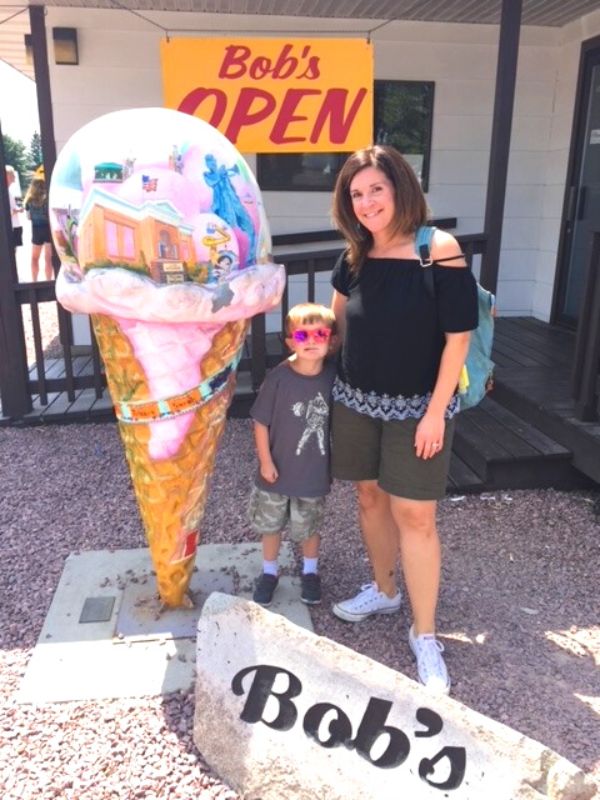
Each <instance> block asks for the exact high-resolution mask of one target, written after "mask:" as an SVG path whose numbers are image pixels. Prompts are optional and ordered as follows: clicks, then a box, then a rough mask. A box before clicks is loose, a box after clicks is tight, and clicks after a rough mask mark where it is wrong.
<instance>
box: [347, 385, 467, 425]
mask: <svg viewBox="0 0 600 800" xmlns="http://www.w3.org/2000/svg"><path fill="white" fill-rule="evenodd" d="M332 397H333V399H334V400H335V401H336V402H337V403H341V404H342V405H343V406H346V407H347V408H351V409H352V410H353V411H356V412H357V413H359V414H365V415H366V416H367V417H371V418H373V419H382V420H385V421H386V422H388V421H390V420H403V419H421V417H423V416H425V412H426V411H427V407H428V406H429V401H430V400H431V392H427V394H423V395H420V394H415V395H413V396H412V397H404V396H403V395H401V394H399V395H396V396H395V397H391V396H390V395H389V394H377V393H376V392H364V391H363V390H362V389H355V388H354V387H352V386H350V384H348V383H345V382H344V381H343V380H341V379H340V378H338V377H336V379H335V381H334V384H333V392H332ZM459 410H460V400H459V399H458V395H454V397H452V399H451V400H450V402H449V403H448V407H447V408H446V413H445V414H444V416H445V418H446V419H452V417H453V416H454V415H455V414H456V413H457V411H459Z"/></svg>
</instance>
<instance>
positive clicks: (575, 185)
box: [555, 40, 600, 327]
mask: <svg viewBox="0 0 600 800" xmlns="http://www.w3.org/2000/svg"><path fill="white" fill-rule="evenodd" d="M594 41H595V43H597V40H594ZM580 76H581V77H580V81H579V87H580V92H581V94H580V101H579V103H578V106H579V114H578V119H577V120H576V125H575V128H574V142H573V149H572V161H571V165H572V166H571V169H570V170H569V184H568V189H567V197H566V201H565V210H564V219H563V235H562V247H561V251H562V258H560V267H559V288H558V293H557V303H556V314H555V316H556V321H557V322H562V323H565V324H567V325H569V326H572V327H576V325H577V322H578V320H579V312H580V308H581V301H582V296H583V288H584V283H585V277H586V270H587V268H588V264H589V259H590V252H591V250H590V248H591V232H592V230H600V46H597V47H594V48H593V49H590V50H588V51H587V52H584V54H583V61H582V70H581V73H580Z"/></svg>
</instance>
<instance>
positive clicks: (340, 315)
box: [331, 289, 348, 350]
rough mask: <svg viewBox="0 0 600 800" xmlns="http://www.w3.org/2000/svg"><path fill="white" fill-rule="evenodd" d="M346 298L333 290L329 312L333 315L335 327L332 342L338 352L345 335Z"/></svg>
mask: <svg viewBox="0 0 600 800" xmlns="http://www.w3.org/2000/svg"><path fill="white" fill-rule="evenodd" d="M347 302H348V298H347V297H346V296H345V295H343V294H340V292H338V291H337V290H336V289H334V290H333V297H332V299H331V310H332V311H333V313H334V314H335V321H336V326H337V334H336V337H335V340H334V345H335V347H334V348H333V349H335V350H338V349H339V348H340V347H341V346H342V342H343V341H344V334H345V333H346V304H347Z"/></svg>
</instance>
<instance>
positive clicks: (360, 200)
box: [332, 145, 477, 693]
mask: <svg viewBox="0 0 600 800" xmlns="http://www.w3.org/2000/svg"><path fill="white" fill-rule="evenodd" d="M333 215H334V219H335V222H336V224H337V226H338V228H339V229H340V231H341V232H342V233H343V234H344V237H345V239H346V242H347V249H346V251H345V253H344V254H343V255H342V257H341V258H340V259H339V261H338V263H337V264H336V266H335V268H334V270H333V274H332V284H333V287H334V290H335V291H334V294H333V302H332V308H333V311H334V313H335V316H336V319H337V322H338V328H339V333H340V335H341V336H342V337H343V345H342V352H341V358H340V361H339V367H338V374H337V378H336V381H335V385H334V391H333V398H334V401H335V402H334V407H333V417H332V436H333V452H332V470H333V476H334V477H335V478H337V479H340V480H350V481H353V482H355V485H356V487H357V493H358V504H359V518H360V524H361V529H362V533H363V538H364V541H365V545H366V548H367V551H368V554H369V559H370V562H371V567H372V570H373V577H374V582H373V583H371V584H368V585H367V586H364V587H363V588H362V589H361V591H360V592H359V593H358V594H357V595H356V596H355V597H353V598H351V599H349V600H345V601H343V602H339V603H337V604H336V605H334V607H333V611H334V613H335V614H336V615H337V616H338V617H340V618H341V619H344V620H347V621H351V622H359V621H361V620H363V619H366V618H367V617H369V616H371V615H372V614H387V613H393V612H395V611H397V610H398V609H399V608H400V599H401V596H400V592H399V591H398V589H397V587H396V580H395V571H396V556H397V553H398V550H399V551H400V560H401V564H402V569H403V573H404V580H405V584H406V588H407V590H408V595H409V599H410V604H411V607H412V613H413V625H412V627H411V629H410V632H409V643H410V646H411V649H412V650H413V652H414V654H415V657H416V659H417V670H418V673H419V678H420V680H421V682H422V683H423V684H424V685H425V686H426V687H427V688H428V689H429V690H431V691H436V692H444V693H447V692H448V691H449V688H450V679H449V677H448V672H447V669H446V665H445V664H444V660H443V658H442V655H441V653H442V651H443V646H442V644H441V643H440V642H438V640H437V639H436V638H435V613H436V606H437V599H438V591H439V582H440V567H441V555H440V543H439V539H438V534H437V530H436V501H437V500H438V499H440V498H442V497H443V496H444V494H445V490H446V481H447V476H448V467H449V462H450V450H451V445H452V434H453V431H454V419H453V417H454V414H455V413H456V412H457V411H458V399H457V396H456V387H457V384H458V378H459V375H460V371H461V369H462V366H463V364H464V361H465V358H466V355H467V351H468V347H469V336H470V333H469V331H471V330H473V329H474V328H476V327H477V293H476V283H475V280H474V278H473V276H472V275H471V272H470V270H469V269H466V263H465V260H464V257H463V256H462V254H461V252H460V247H459V245H458V243H457V242H456V240H455V239H454V238H453V237H452V236H451V235H450V234H447V233H444V232H443V231H436V232H435V236H434V238H433V241H432V245H431V258H432V259H433V261H434V264H433V265H432V266H422V265H421V262H420V260H419V258H418V257H417V255H416V253H415V236H416V231H417V229H418V228H419V227H420V226H422V225H425V224H426V219H427V207H426V203H425V198H424V196H423V192H422V191H421V187H420V185H419V183H418V181H417V178H416V176H415V174H414V172H413V170H412V168H411V167H410V166H409V164H408V163H407V162H406V161H405V160H404V159H403V158H402V156H401V155H400V154H399V153H398V152H397V151H396V150H394V149H393V148H392V147H387V146H380V145H376V146H374V147H370V148H367V149H365V150H360V151H358V152H357V153H354V154H353V155H351V156H350V157H349V158H348V160H347V161H346V163H345V164H344V166H343V168H342V170H341V172H340V174H339V176H338V179H337V183H336V187H335V191H334V201H333ZM425 269H432V270H433V277H434V286H435V292H434V293H432V292H431V289H429V290H428V288H427V284H426V282H425V280H424V270H425Z"/></svg>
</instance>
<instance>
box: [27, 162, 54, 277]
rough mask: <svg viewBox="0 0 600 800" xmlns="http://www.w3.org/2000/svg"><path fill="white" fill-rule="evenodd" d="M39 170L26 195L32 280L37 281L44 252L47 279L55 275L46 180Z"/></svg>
mask: <svg viewBox="0 0 600 800" xmlns="http://www.w3.org/2000/svg"><path fill="white" fill-rule="evenodd" d="M42 175H43V173H40V171H39V170H38V171H37V172H36V176H37V177H34V179H33V180H32V181H31V185H30V186H29V189H28V190H27V194H26V195H25V210H26V211H27V216H28V217H29V219H30V220H31V280H32V281H37V279H38V275H39V272H40V256H41V254H42V251H43V253H44V274H45V277H46V280H47V281H51V280H52V278H53V277H54V271H53V269H52V244H51V242H52V234H51V233H50V222H49V220H48V194H47V192H46V181H45V180H44V178H43V177H41V176H42Z"/></svg>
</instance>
